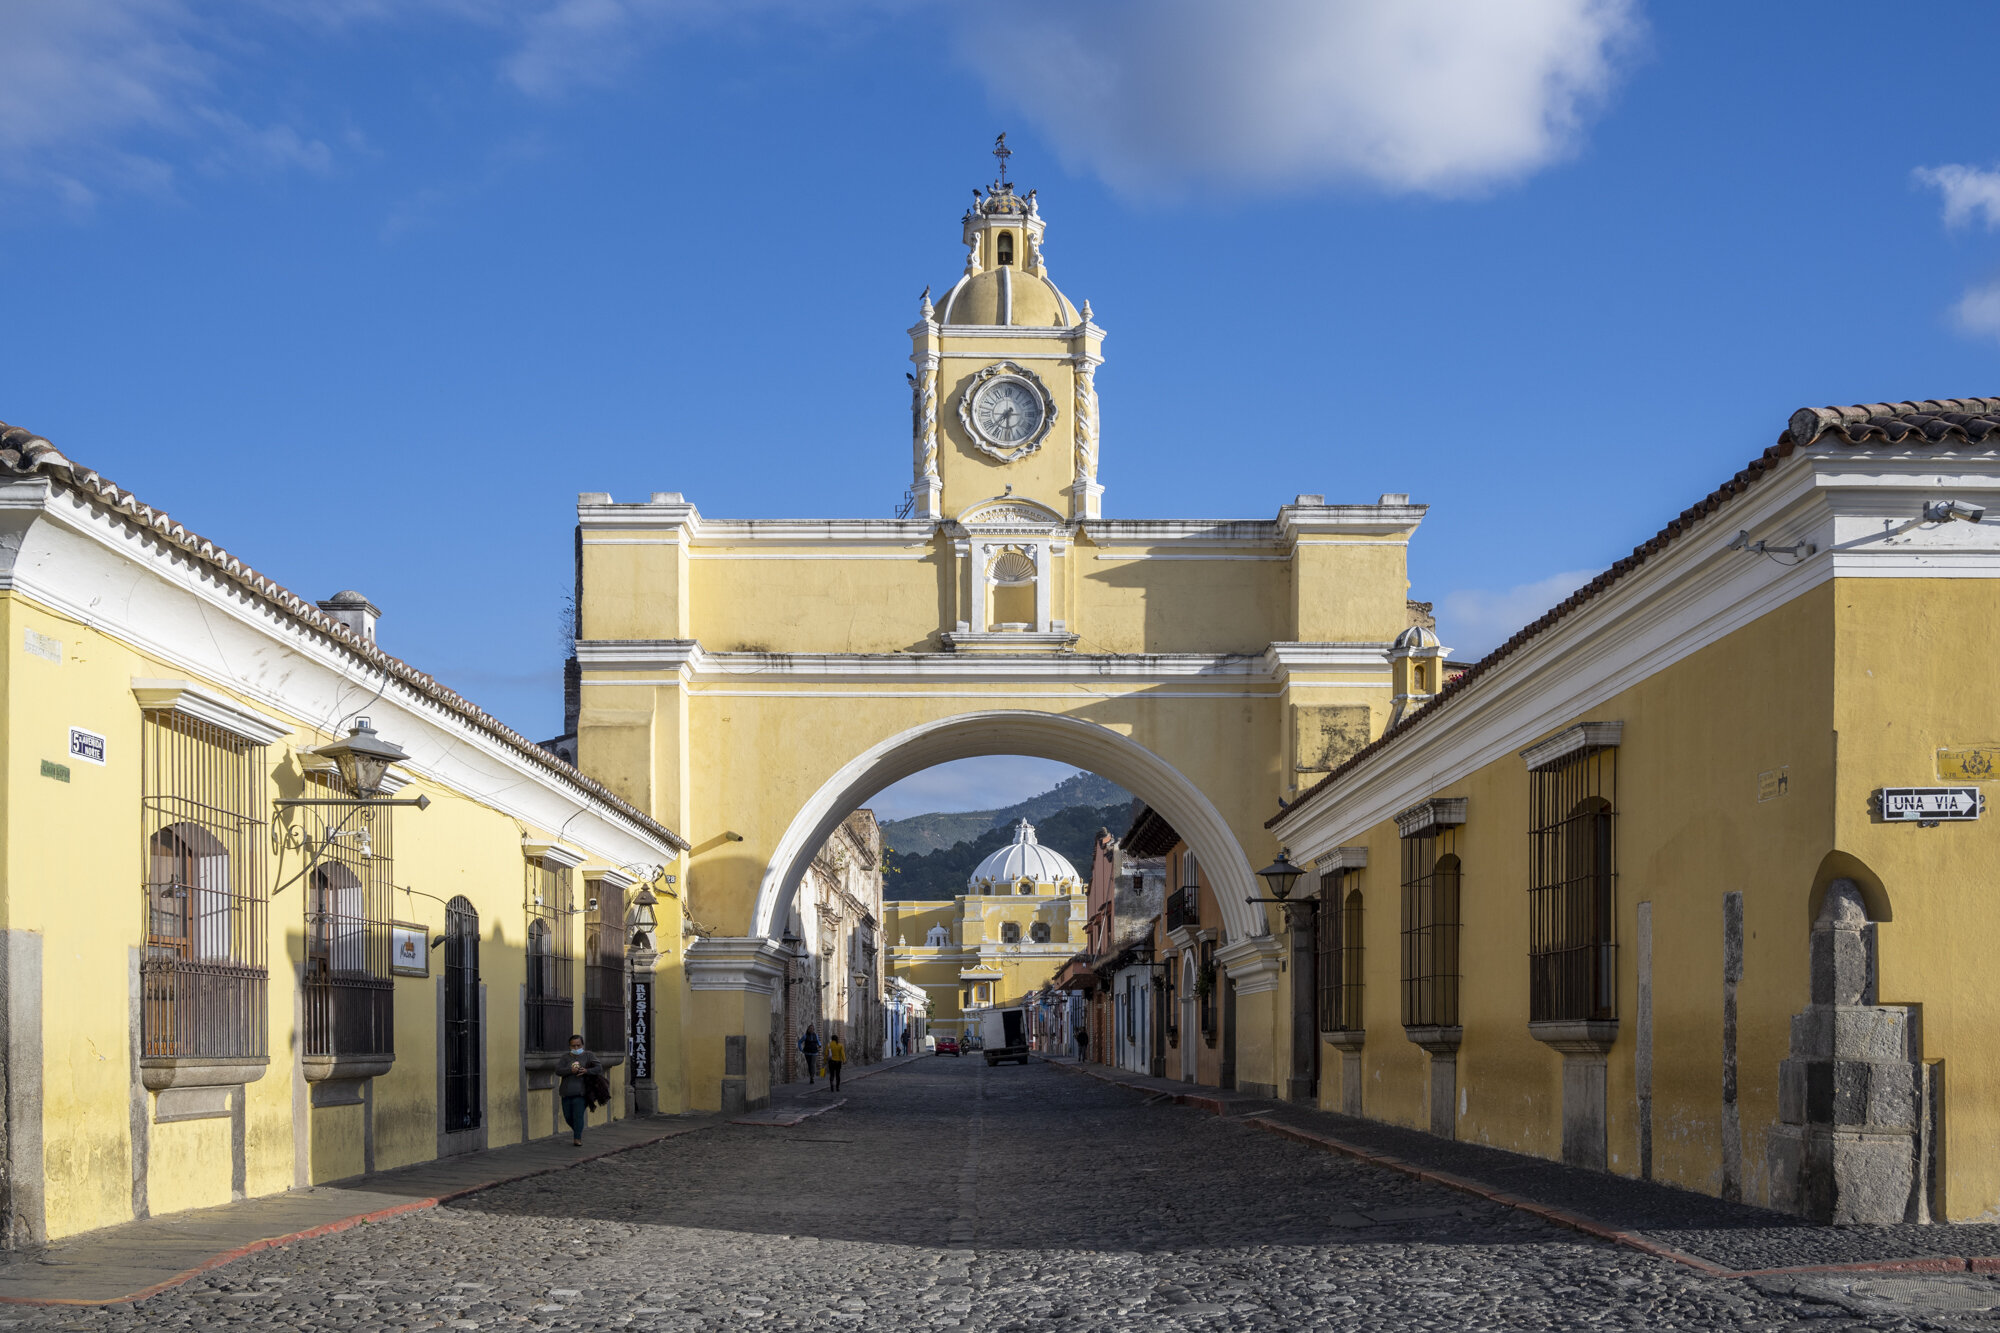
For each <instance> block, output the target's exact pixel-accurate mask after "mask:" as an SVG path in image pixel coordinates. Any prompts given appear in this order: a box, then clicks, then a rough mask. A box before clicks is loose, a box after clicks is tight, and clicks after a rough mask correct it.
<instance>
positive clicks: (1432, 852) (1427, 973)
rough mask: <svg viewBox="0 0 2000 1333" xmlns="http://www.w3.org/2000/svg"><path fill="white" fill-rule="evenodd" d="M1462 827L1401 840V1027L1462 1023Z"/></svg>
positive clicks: (1435, 829)
mask: <svg viewBox="0 0 2000 1333" xmlns="http://www.w3.org/2000/svg"><path fill="white" fill-rule="evenodd" d="M1457 845H1458V830H1457V828H1456V827H1455V826H1454V827H1446V826H1439V825H1432V826H1431V827H1430V828H1428V829H1426V830H1425V831H1423V832H1421V833H1417V834H1413V835H1412V836H1410V837H1406V838H1404V839H1403V967H1402V972H1403V1026H1405V1027H1457V1026H1458V929H1459V862H1458V853H1457V850H1456V849H1457Z"/></svg>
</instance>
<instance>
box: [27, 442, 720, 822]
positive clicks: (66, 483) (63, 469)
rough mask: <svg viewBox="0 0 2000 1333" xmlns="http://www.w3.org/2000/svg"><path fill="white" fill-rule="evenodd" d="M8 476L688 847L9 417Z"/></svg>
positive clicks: (629, 806)
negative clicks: (108, 521) (292, 626)
mask: <svg viewBox="0 0 2000 1333" xmlns="http://www.w3.org/2000/svg"><path fill="white" fill-rule="evenodd" d="M5 474H12V475H14V476H18V477H37V476H39V477H47V478H48V479H49V480H51V481H53V482H55V483H56V484H57V485H59V486H63V487H66V488H68V489H70V490H72V491H74V492H76V493H77V494H78V495H81V496H83V497H84V498H85V499H87V500H89V501H90V502H91V503H93V504H97V505H101V506H102V507H104V508H105V509H108V510H111V511H112V512H114V513H116V514H118V515H120V516H121V517H123V518H124V519H125V520H126V521H127V522H130V523H132V524H134V525H136V526H138V527H141V528H144V529H146V530H147V531H148V532H150V533H151V534H152V535H153V536H154V537H156V538H158V539H159V540H160V541H163V542H166V543H167V544H168V545H170V546H173V547H175V548H177V549H178V550H180V551H183V552H185V553H186V554H187V555H189V556H191V557H193V558H194V559H196V560H198V561H200V562H201V563H202V564H204V565H206V566H208V567H209V568H210V569H213V570H214V571H215V572H216V573H217V574H219V575H221V576H222V577H223V578H224V579H226V580H227V581H228V582H230V583H233V584H235V585H236V586H237V587H239V588H241V589H243V590H244V591H245V592H247V593H249V594H250V595H251V596H253V597H256V598H258V599H260V600H262V601H263V602H265V603H267V604H268V605H270V606H272V607H274V608H276V609H277V610H278V611H279V612H281V613H282V614H284V615H285V616H287V617H289V618H290V619H292V620H294V621H296V622H298V623H299V624H301V625H303V626H305V627H306V628H308V629H310V630H312V631H313V632H315V633H317V634H318V635H319V636H320V637H321V638H323V639H326V640H327V641H328V642H330V643H333V644H334V645H336V646H337V647H339V648H340V649H341V650H342V651H344V652H346V653H348V654H349V655H351V656H353V657H356V658H359V659H360V660H361V661H363V662H365V663H367V664H368V665H369V666H371V667H373V668H374V669H376V670H377V671H382V672H386V673H388V674H389V675H390V676H392V677H394V678H395V679H396V680H398V681H401V682H402V683H403V684H405V685H407V686H409V687H410V688H411V689H413V690H415V691H416V692H417V693H418V694H421V695H423V696H424V697H425V698H427V699H429V700H431V701H432V702H433V703H436V704H437V705H438V706H440V707H441V708H443V709H444V710H445V711H446V712H448V713H451V714H453V715H454V716H456V717H457V718H458V719H459V720H460V721H462V722H464V723H465V724H466V725H468V726H470V727H472V728H474V729H476V730H478V731H483V732H485V733H486V734H487V735H489V736H491V737H493V738H494V739H495V740H498V741H500V742H501V743H502V744H504V745H506V746H507V747H508V748H509V749H511V750H513V751H514V752H515V753H517V754H519V755H520V756H521V757H522V758H524V759H526V760H527V761H528V762H529V763H531V764H533V765H535V766H536V767H537V768H540V769H542V770H543V771H544V772H546V773H547V774H548V775H549V776H550V777H553V778H555V779H557V780H558V781H560V782H563V783H565V784H567V785H568V786H571V787H574V788H576V789H578V790H579V791H581V792H582V793H583V794H584V795H586V796H588V797H590V798H591V799H593V800H595V801H598V802H601V803H602V804H604V805H606V806H609V807H610V808H611V809H613V810H615V811H617V812H618V813H619V814H620V815H622V816H624V817H625V818H626V819H629V820H631V821H632V822H633V823H635V824H637V825H638V826H639V827H640V828H641V829H643V830H644V831H645V832H647V833H649V834H651V835H653V836H654V837H657V838H660V839H662V840H663V841H665V842H667V843H669V844H671V845H672V846H674V847H676V848H678V849H680V850H681V851H686V850H687V848H688V844H687V841H686V839H684V838H682V837H681V836H680V835H679V834H678V833H675V832H674V831H673V830H672V829H670V828H668V827H667V826H666V825H664V824H662V823H660V822H659V821H658V820H656V819H654V818H653V817H652V816H650V815H648V814H646V813H645V812H644V811H642V810H640V809H638V808H637V807H636V806H634V805H632V804H630V803H629V802H627V801H626V800H624V799H623V798H622V797H620V796H618V795H617V794H616V793H614V792H613V791H612V790H611V789H610V788H609V787H606V786H605V785H604V784H603V783H601V782H598V781H597V780H596V779H595V778H590V777H586V776H585V775H584V774H583V773H581V772H579V771H577V769H576V768H575V767H573V766H572V765H570V764H568V763H565V762H564V761H563V760H562V759H560V758H558V757H557V756H555V755H553V754H551V753H549V751H547V750H544V749H543V748H542V747H541V746H539V745H536V744H535V743H534V742H533V741H530V740H529V739H527V738H526V737H525V736H523V735H521V734H520V733H519V732H517V731H515V730H514V729H513V728H512V727H509V726H508V725H507V724H506V723H504V722H502V721H500V720H499V719H498V718H496V717H494V716H493V715H492V714H490V713H488V712H486V711H485V710H484V709H482V708H480V707H479V706H478V705H477V704H474V703H473V702H472V701H471V700H469V699H466V698H465V697H464V696H462V695H460V694H458V693H457V692H456V691H453V690H450V689H447V688H446V687H445V686H443V685H441V684H439V683H438V682H437V681H436V680H435V679H433V678H432V677H431V676H428V675H426V674H425V673H423V672H421V671H419V670H417V669H416V668H415V667H413V666H411V665H410V664H409V663H407V662H405V661H403V660H402V659H401V658H397V657H391V656H390V655H389V654H388V653H385V652H383V651H382V650H381V649H380V648H377V647H376V646H375V645H374V643H373V642H371V641H369V640H367V639H364V638H362V637H361V636H360V635H358V634H356V633H354V631H352V630H350V629H348V628H347V626H345V625H343V624H341V623H340V622H338V621H336V620H334V619H333V618H332V617H330V616H328V615H326V614H325V613H324V612H322V611H321V610H320V609H319V608H318V607H316V606H314V605H313V604H312V603H311V602H308V601H306V600H305V599H304V598H302V597H300V596H298V595H297V594H296V593H293V592H291V591H290V590H288V589H286V588H285V587H284V586H283V585H281V584H279V583H278V582H277V581H276V580H274V579H271V578H268V577H266V576H265V575H263V574H259V573H258V572H257V571H256V570H254V569H252V568H250V566H248V565H246V564H244V563H243V562H242V561H241V560H238V559H237V558H236V557H234V556H232V555H230V554H229V552H227V551H225V550H223V549H222V548H221V547H219V546H217V545H216V544H215V543H214V542H211V541H208V540H206V539H205V538H203V537H202V536H200V535H199V534H197V533H193V532H190V531H188V530H187V529H186V528H184V527H182V526H181V525H180V524H179V523H176V522H174V520H173V519H172V518H170V517H168V516H167V514H166V513H165V512H164V511H162V510H159V509H155V508H153V506H151V505H149V504H146V503H145V502H143V501H141V500H140V499H139V498H138V497H137V496H135V495H133V494H132V493H131V492H130V491H127V490H122V489H120V488H119V487H118V486H116V485H115V484H113V483H112V482H111V481H109V480H107V479H106V478H104V477H103V476H100V475H99V474H98V473H96V472H93V471H91V470H90V469H89V468H86V467H81V466H79V465H77V464H76V463H73V462H71V461H70V460H69V459H68V458H67V457H65V456H64V455H63V453H62V452H61V451H60V450H58V449H57V448H56V447H55V446H54V445H52V444H50V443H49V442H48V441H47V440H45V439H43V438H42V437H41V436H39V435H36V434H34V433H33V432H32V431H28V430H25V429H23V428H22V427H20V426H9V425H8V424H7V423H5V422H0V475H5Z"/></svg>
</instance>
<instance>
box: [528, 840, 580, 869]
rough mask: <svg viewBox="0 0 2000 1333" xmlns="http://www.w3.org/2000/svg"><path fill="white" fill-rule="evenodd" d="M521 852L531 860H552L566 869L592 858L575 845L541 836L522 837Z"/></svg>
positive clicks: (574, 867)
mask: <svg viewBox="0 0 2000 1333" xmlns="http://www.w3.org/2000/svg"><path fill="white" fill-rule="evenodd" d="M521 854H522V855H523V856H526V857H527V858H528V859H529V860H530V861H550V862H553V863H554V864H556V865H557V866H560V867H561V868H562V869H564V870H574V869H576V868H577V867H578V866H580V865H582V864H583V863H584V862H585V861H588V860H589V859H590V858H589V857H588V856H586V855H584V854H583V853H582V852H579V851H577V850H576V849H575V848H574V847H565V846H563V845H562V844H561V843H559V842H555V841H551V840H545V839H540V838H523V839H521Z"/></svg>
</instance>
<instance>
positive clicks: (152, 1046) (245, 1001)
mask: <svg viewBox="0 0 2000 1333" xmlns="http://www.w3.org/2000/svg"><path fill="white" fill-rule="evenodd" d="M140 976H141V990H142V993H143V994H144V996H145V1010H144V1014H143V1016H142V1022H141V1028H140V1030H141V1031H142V1032H143V1033H144V1034H145V1055H146V1058H148V1059H172V1058H176V1057H180V1058H185V1057H190V1056H207V1057H210V1058H214V1059H237V1058H254V1057H256V1056H260V1055H263V1054H264V1051H265V1045H264V1014H265V999H264V997H265V991H266V979H265V973H264V969H263V968H261V967H248V966H244V965H242V964H238V963H221V962H217V963H198V962H194V961H191V960H189V959H186V958H172V957H166V958H160V957H155V958H148V959H146V960H145V961H144V962H143V963H142V964H140Z"/></svg>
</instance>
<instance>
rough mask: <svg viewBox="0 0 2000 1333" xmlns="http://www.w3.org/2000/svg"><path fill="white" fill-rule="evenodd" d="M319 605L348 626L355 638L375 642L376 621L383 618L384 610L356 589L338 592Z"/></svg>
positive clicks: (331, 617)
mask: <svg viewBox="0 0 2000 1333" xmlns="http://www.w3.org/2000/svg"><path fill="white" fill-rule="evenodd" d="M318 606H319V609H320V610H322V611H324V612H326V614H327V616H328V618H329V619H332V620H335V621H338V622H339V623H340V624H342V625H345V626H347V628H348V631H349V632H350V633H352V634H353V635H354V637H355V638H357V639H360V640H362V641H363V642H365V643H373V642H375V622H376V621H377V620H380V619H381V618H382V612H381V610H380V609H379V608H378V607H377V606H376V605H375V603H373V602H371V601H369V600H368V599H367V598H366V597H363V596H362V595H361V594H360V593H358V592H356V591H354V589H352V588H348V589H346V590H344V591H341V592H337V593H335V594H334V595H333V596H331V597H329V598H327V599H326V600H325V601H323V602H320V603H318Z"/></svg>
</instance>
